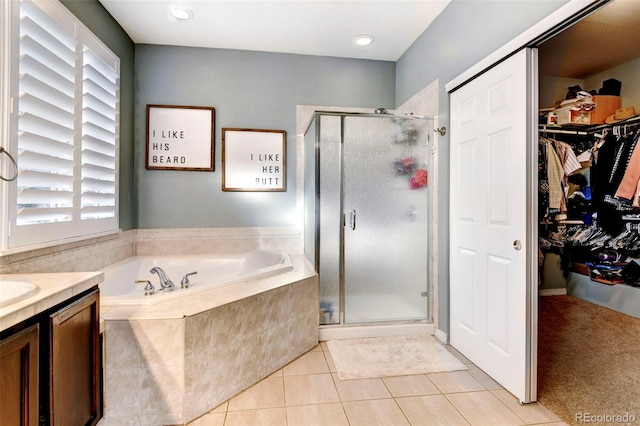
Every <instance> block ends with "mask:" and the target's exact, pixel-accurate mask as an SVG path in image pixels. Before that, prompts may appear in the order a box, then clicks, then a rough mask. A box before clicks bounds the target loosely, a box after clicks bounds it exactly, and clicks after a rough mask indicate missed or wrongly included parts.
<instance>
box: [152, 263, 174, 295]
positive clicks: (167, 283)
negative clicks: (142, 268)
mask: <svg viewBox="0 0 640 426" xmlns="http://www.w3.org/2000/svg"><path fill="white" fill-rule="evenodd" d="M149 272H151V273H152V274H158V278H159V279H160V287H161V288H162V291H173V289H174V287H175V285H174V284H173V282H172V281H171V280H170V279H169V277H168V276H167V274H166V273H165V272H164V271H163V270H162V268H159V267H157V266H156V267H154V268H151V270H150V271H149Z"/></svg>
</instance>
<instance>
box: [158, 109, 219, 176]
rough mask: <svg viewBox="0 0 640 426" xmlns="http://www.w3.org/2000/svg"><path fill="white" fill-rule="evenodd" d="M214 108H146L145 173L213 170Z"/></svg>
mask: <svg viewBox="0 0 640 426" xmlns="http://www.w3.org/2000/svg"><path fill="white" fill-rule="evenodd" d="M214 129H215V109H214V108H213V107H197V106H172V105H147V150H146V153H147V156H146V160H145V167H146V168H147V169H148V170H205V171H212V170H214V164H215V163H214V136H213V135H214Z"/></svg>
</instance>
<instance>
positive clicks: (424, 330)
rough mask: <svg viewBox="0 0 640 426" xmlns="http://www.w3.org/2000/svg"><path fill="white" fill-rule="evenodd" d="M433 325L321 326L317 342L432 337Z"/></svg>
mask: <svg viewBox="0 0 640 426" xmlns="http://www.w3.org/2000/svg"><path fill="white" fill-rule="evenodd" d="M434 331H435V327H434V325H433V324H388V325H387V324H383V325H361V326H344V325H342V326H321V327H320V328H319V329H318V340H320V341H327V340H340V339H361V338H364V337H383V336H403V335H413V334H428V335H433V333H434Z"/></svg>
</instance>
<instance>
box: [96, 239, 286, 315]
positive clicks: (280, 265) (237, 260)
mask: <svg viewBox="0 0 640 426" xmlns="http://www.w3.org/2000/svg"><path fill="white" fill-rule="evenodd" d="M156 266H157V267H160V268H162V270H163V271H164V272H165V273H166V275H167V276H168V277H169V279H170V280H171V281H172V282H173V283H174V285H175V289H174V290H173V291H171V292H164V291H161V289H160V283H159V278H158V275H156V274H152V273H151V272H150V270H151V268H153V267H156ZM292 269H293V266H292V264H291V260H290V258H289V256H287V255H282V254H280V253H276V252H272V251H266V250H254V251H251V252H248V253H242V254H235V255H182V256H176V255H170V256H134V257H130V258H128V259H125V260H123V261H120V262H117V263H114V264H112V265H110V266H109V267H107V268H105V269H104V270H103V271H104V281H103V283H102V284H100V304H101V306H103V307H114V306H135V305H154V304H158V303H164V302H169V301H173V300H177V299H180V298H184V297H188V296H195V295H197V294H200V293H204V292H207V291H211V290H214V289H217V288H221V287H225V286H229V285H232V284H236V283H241V282H244V281H247V280H254V279H260V278H265V277H269V276H273V275H277V274H282V273H285V272H288V271H291V270H292ZM192 272H196V274H194V275H190V276H189V287H188V288H186V289H182V288H180V281H181V280H182V278H183V277H184V276H185V275H186V274H189V273H192ZM136 280H148V281H150V282H151V283H152V284H153V286H154V287H155V293H154V294H153V295H148V296H145V291H144V287H145V284H144V283H136Z"/></svg>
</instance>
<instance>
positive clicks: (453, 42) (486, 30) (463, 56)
mask: <svg viewBox="0 0 640 426" xmlns="http://www.w3.org/2000/svg"><path fill="white" fill-rule="evenodd" d="M567 2H568V1H567V0H546V1H539V0H537V1H526V0H522V1H513V0H506V1H492V0H482V1H478V0H452V2H451V3H450V4H449V5H448V6H447V7H446V9H445V10H444V11H443V12H442V13H441V14H440V15H439V16H438V18H436V20H435V21H434V22H433V23H432V24H431V25H430V26H429V28H427V30H426V31H425V32H424V33H423V34H422V35H421V36H420V37H419V38H418V39H417V40H416V41H415V42H414V43H413V45H412V46H411V47H410V48H409V49H408V50H407V52H405V54H404V55H402V57H401V58H400V59H399V60H398V62H397V65H396V105H401V104H402V103H403V102H405V101H406V100H407V99H409V98H410V97H411V96H413V94H415V93H416V92H417V91H418V90H420V89H422V88H423V87H425V86H426V85H428V84H429V83H431V82H433V81H435V80H439V81H440V99H439V108H440V112H439V119H440V126H445V127H446V128H447V129H448V128H449V96H448V94H447V92H446V90H445V87H444V85H445V84H446V83H447V82H449V81H450V80H452V79H454V78H455V77H457V76H458V75H460V74H461V73H463V72H464V71H466V70H467V69H468V68H470V67H471V66H473V65H474V64H476V63H477V62H478V61H480V60H481V59H484V58H485V57H486V56H488V55H489V54H491V53H492V52H494V51H495V50H497V49H499V48H500V47H502V46H503V45H505V44H506V43H508V42H509V41H511V40H512V39H513V38H515V37H516V36H518V35H520V34H521V33H523V32H524V31H526V30H527V29H529V28H530V27H531V26H532V25H534V24H536V23H537V22H539V21H540V20H542V19H543V18H545V17H546V16H548V15H549V14H551V13H552V12H554V11H555V10H557V9H558V8H559V7H561V6H563V5H564V4H566V3H567ZM440 142H441V143H440V146H439V150H438V164H439V173H440V176H438V178H439V179H438V181H439V186H438V188H437V192H438V199H439V211H438V216H439V223H438V229H439V241H438V248H439V257H438V269H439V273H440V282H439V283H438V286H439V293H438V294H439V318H438V321H439V322H438V324H439V328H440V329H441V330H443V331H448V330H449V274H448V271H449V233H448V229H449V167H448V164H449V138H448V135H446V136H445V137H444V138H441V139H440Z"/></svg>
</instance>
